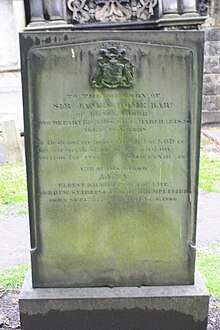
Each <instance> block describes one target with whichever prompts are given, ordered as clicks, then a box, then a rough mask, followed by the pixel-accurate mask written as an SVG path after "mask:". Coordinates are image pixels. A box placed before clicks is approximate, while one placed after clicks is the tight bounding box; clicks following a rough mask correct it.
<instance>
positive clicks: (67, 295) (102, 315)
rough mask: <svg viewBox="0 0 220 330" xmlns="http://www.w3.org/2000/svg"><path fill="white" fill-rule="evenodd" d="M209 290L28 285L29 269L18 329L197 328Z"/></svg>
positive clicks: (204, 318) (199, 286)
mask: <svg viewBox="0 0 220 330" xmlns="http://www.w3.org/2000/svg"><path fill="white" fill-rule="evenodd" d="M208 301H209V298H208V293H207V290H206V288H205V286H204V284H203V282H202V280H201V278H200V277H199V276H197V279H196V283H195V285H186V286H157V287H155V286H145V287H117V288H115V287H114V288H81V289H77V288H75V289H70V288H68V289H62V288H57V289H56V288H53V289H33V288H32V284H31V276H30V273H28V275H27V277H26V280H25V282H24V285H23V288H22V291H21V294H20V315H21V326H22V327H21V329H22V330H26V329H27V330H30V329H32V330H35V329H36V330H39V329H41V330H48V329H65V330H68V329H69V330H70V329H71V330H73V329H80V330H83V329H93V330H95V329H99V330H100V329H108V330H111V329H112V330H113V329H114V330H117V329H120V330H122V329H126V330H129V329H130V330H133V329H140V330H141V329H144V330H146V329H147V330H155V329H157V330H162V329H163V330H166V329H167V330H168V329H169V330H171V329H175V330H183V329H187V330H196V329H197V330H202V329H204V330H205V329H206V326H207V315H208Z"/></svg>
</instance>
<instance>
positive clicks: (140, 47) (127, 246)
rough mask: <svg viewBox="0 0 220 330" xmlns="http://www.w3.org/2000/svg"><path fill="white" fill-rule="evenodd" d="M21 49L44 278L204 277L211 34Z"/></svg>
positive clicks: (35, 264) (161, 281)
mask: <svg viewBox="0 0 220 330" xmlns="http://www.w3.org/2000/svg"><path fill="white" fill-rule="evenodd" d="M21 48H22V60H23V61H22V62H23V63H22V65H23V68H22V71H23V87H24V106H25V126H26V133H25V134H26V148H27V149H26V150H27V163H28V186H29V204H30V225H31V241H32V251H31V254H32V270H33V285H34V287H86V286H87V287H89V286H131V285H133V286H140V285H172V284H193V282H194V263H195V223H196V200H197V171H198V150H199V138H198V136H199V127H200V106H201V72H202V50H203V33H200V32H192V33H189V32H187V33H185V32H178V33H172V32H171V33H168V32H164V33H162V32H157V33H150V32H148V33H146V32H138V33H137V32H129V33H128V32H124V33H122V32H120V33H119V32H101V33H100V32H99V33H98V32H96V33H95V32H90V33H88V32H87V33H84V34H83V33H79V32H70V33H62V32H61V33H38V34H33V33H32V34H27V33H25V34H22V36H21Z"/></svg>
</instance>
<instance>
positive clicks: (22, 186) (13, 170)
mask: <svg viewBox="0 0 220 330" xmlns="http://www.w3.org/2000/svg"><path fill="white" fill-rule="evenodd" d="M26 201H27V183H26V168H25V166H24V165H22V164H16V165H4V166H1V167H0V204H2V205H8V204H21V203H25V202H26Z"/></svg>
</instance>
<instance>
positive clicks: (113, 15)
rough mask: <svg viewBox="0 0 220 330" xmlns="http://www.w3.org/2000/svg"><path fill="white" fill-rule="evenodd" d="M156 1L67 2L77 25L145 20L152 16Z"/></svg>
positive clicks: (100, 0) (71, 0)
mask: <svg viewBox="0 0 220 330" xmlns="http://www.w3.org/2000/svg"><path fill="white" fill-rule="evenodd" d="M157 3H158V0H147V1H146V0H131V1H130V0H107V1H106V0H68V1H67V6H68V8H69V9H70V10H71V11H72V13H73V14H72V19H73V21H75V22H78V23H85V22H89V21H97V22H125V21H129V20H132V19H137V20H147V19H150V17H151V16H152V15H154V7H156V5H157Z"/></svg>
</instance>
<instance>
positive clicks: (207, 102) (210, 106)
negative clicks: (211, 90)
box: [203, 95, 219, 111]
mask: <svg viewBox="0 0 220 330" xmlns="http://www.w3.org/2000/svg"><path fill="white" fill-rule="evenodd" d="M203 109H204V110H208V111H213V110H219V107H218V105H217V97H216V96H210V95H204V96H203Z"/></svg>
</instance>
